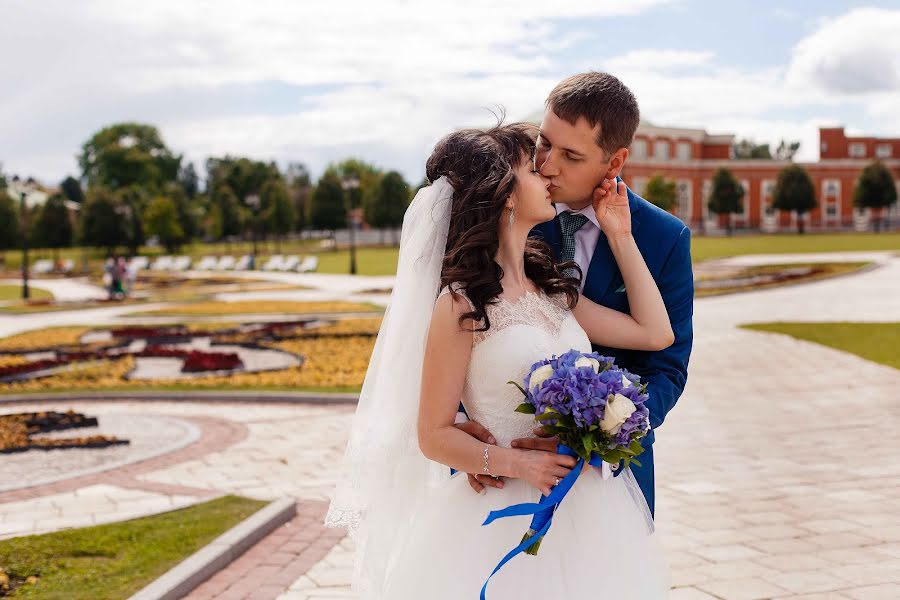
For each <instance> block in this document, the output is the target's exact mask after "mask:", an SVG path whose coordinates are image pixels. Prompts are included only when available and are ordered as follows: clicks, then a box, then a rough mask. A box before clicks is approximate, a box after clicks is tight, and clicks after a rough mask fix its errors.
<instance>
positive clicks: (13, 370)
mask: <svg viewBox="0 0 900 600" xmlns="http://www.w3.org/2000/svg"><path fill="white" fill-rule="evenodd" d="M67 364H69V361H67V360H60V359H56V358H47V359H44V360H35V361H33V362H30V363H26V364H24V365H12V366H9V367H0V379H3V378H6V377H14V376H16V375H25V374H27V373H33V372H34V371H43V370H44V369H52V368H53V367H61V366H64V365H67Z"/></svg>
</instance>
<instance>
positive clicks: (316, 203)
mask: <svg viewBox="0 0 900 600" xmlns="http://www.w3.org/2000/svg"><path fill="white" fill-rule="evenodd" d="M309 217H310V222H311V224H312V226H313V227H314V228H315V229H325V230H330V231H332V232H334V231H335V230H337V229H340V228H341V227H344V226H345V225H346V224H347V206H346V205H345V203H344V189H343V188H342V187H341V178H340V177H339V176H338V174H337V171H335V170H334V169H327V170H326V171H325V173H323V174H322V177H321V178H320V179H319V183H318V185H317V186H316V189H315V191H314V192H313V197H312V206H311V209H310V215H309Z"/></svg>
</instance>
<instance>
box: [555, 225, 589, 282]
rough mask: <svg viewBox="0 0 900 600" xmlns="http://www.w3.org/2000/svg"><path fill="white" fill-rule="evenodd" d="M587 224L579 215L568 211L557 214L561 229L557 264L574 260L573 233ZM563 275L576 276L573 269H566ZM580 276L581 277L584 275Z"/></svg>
mask: <svg viewBox="0 0 900 600" xmlns="http://www.w3.org/2000/svg"><path fill="white" fill-rule="evenodd" d="M587 222H588V218H587V217H586V216H584V215H582V214H580V213H571V212H569V211H564V212H561V213H559V225H560V227H561V228H562V237H561V238H560V253H559V262H561V263H562V262H567V261H570V260H575V232H576V231H578V230H579V229H581V228H582V227H583V226H584V224H585V223H587ZM563 274H564V275H565V276H567V277H576V276H577V273H576V271H575V269H566V270H565V271H564V272H563ZM581 275H582V277H583V276H584V273H582V274H581Z"/></svg>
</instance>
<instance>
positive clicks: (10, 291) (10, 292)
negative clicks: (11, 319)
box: [0, 285, 53, 301]
mask: <svg viewBox="0 0 900 600" xmlns="http://www.w3.org/2000/svg"><path fill="white" fill-rule="evenodd" d="M28 296H29V298H30V299H31V300H52V299H53V294H51V293H50V292H48V291H47V290H42V289H40V288H36V287H34V286H30V285H29V286H28ZM21 299H22V286H21V285H0V301H7V300H12V301H16V300H21Z"/></svg>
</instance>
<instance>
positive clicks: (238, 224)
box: [211, 184, 244, 239]
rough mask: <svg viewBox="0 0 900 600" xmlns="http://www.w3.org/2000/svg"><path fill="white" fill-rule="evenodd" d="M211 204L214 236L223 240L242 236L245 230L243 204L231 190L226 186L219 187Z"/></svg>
mask: <svg viewBox="0 0 900 600" xmlns="http://www.w3.org/2000/svg"><path fill="white" fill-rule="evenodd" d="M211 202H212V205H213V209H212V213H213V219H212V221H213V236H214V237H215V238H216V239H222V238H230V237H232V236H236V235H240V234H241V232H242V231H243V230H244V219H243V215H242V209H241V204H240V202H238V198H237V196H235V195H234V192H233V191H232V190H231V188H230V187H228V186H227V185H225V184H222V185H221V186H219V188H218V189H216V190H214V192H213V194H212V196H211Z"/></svg>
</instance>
